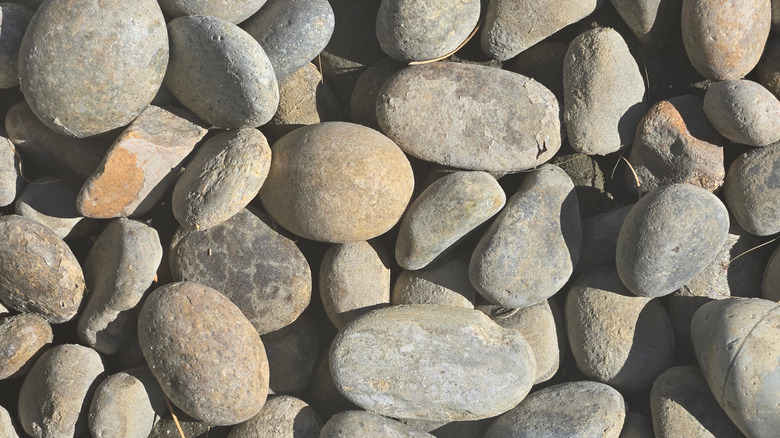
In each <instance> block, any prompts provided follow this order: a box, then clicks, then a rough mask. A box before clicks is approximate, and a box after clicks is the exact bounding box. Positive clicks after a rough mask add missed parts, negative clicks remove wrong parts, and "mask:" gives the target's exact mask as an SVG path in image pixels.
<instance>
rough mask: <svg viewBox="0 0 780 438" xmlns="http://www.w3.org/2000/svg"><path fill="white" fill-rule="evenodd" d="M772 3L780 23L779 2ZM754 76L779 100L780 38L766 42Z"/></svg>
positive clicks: (779, 0) (777, 0)
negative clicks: (776, 9) (775, 6)
mask: <svg viewBox="0 0 780 438" xmlns="http://www.w3.org/2000/svg"><path fill="white" fill-rule="evenodd" d="M772 3H773V5H774V4H776V5H777V8H778V11H777V16H778V18H777V19H778V21H780V0H774V1H773V2H772ZM773 16H774V15H773ZM756 75H757V76H758V83H759V84H761V85H763V86H764V87H765V88H766V89H767V90H769V91H771V92H772V94H774V95H775V97H776V98H778V99H780V38H778V37H774V38H771V39H770V40H769V41H767V43H766V48H765V49H764V54H763V55H762V58H761V61H760V62H759V63H758V65H757V66H756Z"/></svg>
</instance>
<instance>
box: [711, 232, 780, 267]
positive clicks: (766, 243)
mask: <svg viewBox="0 0 780 438" xmlns="http://www.w3.org/2000/svg"><path fill="white" fill-rule="evenodd" d="M777 239H780V236H777V237H775V238H774V239H772V240H768V241H766V242H764V243H762V244H761V245H758V246H754V247H753V248H750V249H749V250H747V251H745V252H743V253H742V254H740V255H738V256H736V257H734V258H733V259H731V260H729V262H728V263H726V265H725V266H724V267H723V269H726V268H728V267H729V265H730V264H731V262H733V261H734V260H736V259H738V258H740V257H742V256H743V255H745V254H747V253H749V252H750V251H753V250H756V249H758V248H761V247H762V246H766V245H769V244H770V243H772V242H774V241H775V240H777Z"/></svg>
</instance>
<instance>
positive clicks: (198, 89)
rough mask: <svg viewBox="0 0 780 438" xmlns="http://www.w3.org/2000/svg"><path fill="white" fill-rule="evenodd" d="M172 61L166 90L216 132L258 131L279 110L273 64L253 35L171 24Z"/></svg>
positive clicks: (203, 22) (197, 23) (206, 23)
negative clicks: (250, 129) (231, 130)
mask: <svg viewBox="0 0 780 438" xmlns="http://www.w3.org/2000/svg"><path fill="white" fill-rule="evenodd" d="M168 33H169V34H170V38H171V59H170V62H169V63H168V70H167V71H166V73H165V85H167V86H168V88H169V89H170V90H171V93H173V95H174V96H175V97H176V99H178V100H179V102H181V103H182V104H183V105H184V106H185V107H187V109H189V110H190V111H192V112H194V113H195V114H197V115H198V117H200V118H201V119H203V120H205V121H206V122H208V123H209V124H210V125H211V126H213V127H215V128H223V129H239V128H256V127H258V126H260V125H263V124H265V123H266V122H268V121H269V120H271V117H273V115H274V112H276V107H277V106H278V105H279V87H278V84H277V82H276V76H275V75H274V70H273V67H272V66H271V61H269V59H268V56H267V55H266V54H265V51H264V50H263V48H262V47H261V46H260V44H259V43H258V42H257V41H256V40H255V39H254V38H252V36H251V35H249V34H248V33H246V32H245V31H243V30H242V29H241V28H239V27H238V26H236V25H235V24H232V23H230V22H228V21H225V20H221V19H219V18H214V17H209V16H205V15H195V16H184V17H179V18H176V19H174V20H173V21H171V22H170V23H169V24H168Z"/></svg>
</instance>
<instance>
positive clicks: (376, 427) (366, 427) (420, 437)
mask: <svg viewBox="0 0 780 438" xmlns="http://www.w3.org/2000/svg"><path fill="white" fill-rule="evenodd" d="M369 436H370V437H374V438H395V437H405V438H431V437H432V436H433V435H431V434H429V433H425V432H423V431H421V430H417V429H415V428H413V427H412V426H407V425H406V424H404V423H401V422H400V421H395V420H391V419H390V418H385V417H383V416H381V415H377V414H374V413H372V412H367V411H345V412H341V413H339V414H336V415H334V416H333V417H332V418H331V419H330V420H328V422H327V423H325V425H324V426H323V427H322V431H321V432H320V437H321V438H357V437H369Z"/></svg>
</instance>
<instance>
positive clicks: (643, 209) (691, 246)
mask: <svg viewBox="0 0 780 438" xmlns="http://www.w3.org/2000/svg"><path fill="white" fill-rule="evenodd" d="M728 229H729V216H728V211H727V210H726V207H725V206H724V205H723V203H722V202H721V201H720V200H719V199H718V198H716V197H715V195H713V194H712V193H710V192H708V191H706V190H705V189H702V188H701V187H697V186H692V185H689V184H674V185H670V186H665V187H660V188H658V189H655V190H653V191H651V192H650V193H648V194H647V195H645V196H644V197H643V198H642V199H640V200H639V201H638V202H637V203H636V204H634V206H633V207H632V208H631V211H629V213H628V216H626V219H625V221H624V222H623V226H622V227H621V229H620V235H619V236H618V242H617V249H616V261H617V272H618V274H619V275H620V279H621V280H622V282H623V284H625V285H626V287H627V288H628V289H629V290H630V291H631V292H633V293H634V294H636V295H639V296H644V297H651V298H652V297H660V296H664V295H669V294H670V293H672V292H674V291H675V290H677V289H679V288H680V287H682V286H683V285H685V284H686V283H688V282H689V281H691V280H692V279H693V278H694V277H695V276H696V275H697V274H698V273H699V272H701V271H702V270H704V268H706V267H707V266H708V265H709V264H710V263H712V261H713V260H714V259H715V257H716V256H717V254H718V250H719V249H720V248H721V247H722V246H723V244H724V243H725V242H726V238H727V235H728Z"/></svg>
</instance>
